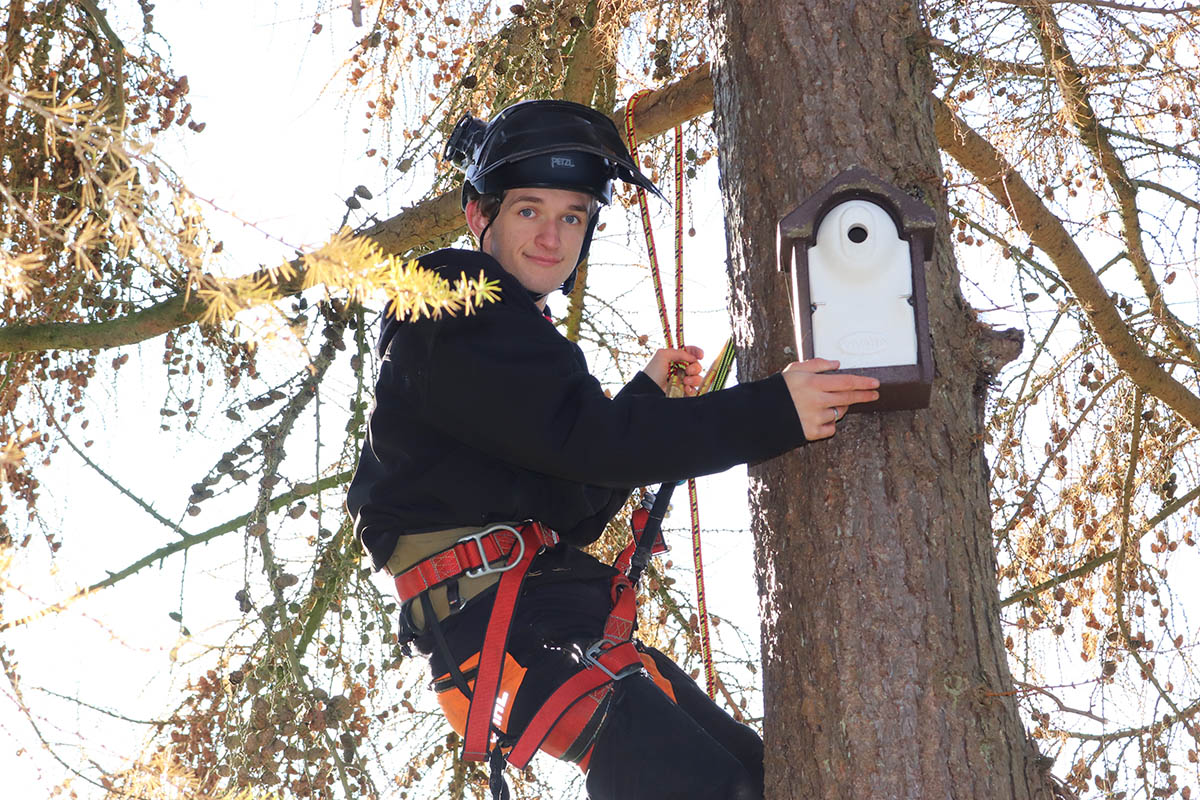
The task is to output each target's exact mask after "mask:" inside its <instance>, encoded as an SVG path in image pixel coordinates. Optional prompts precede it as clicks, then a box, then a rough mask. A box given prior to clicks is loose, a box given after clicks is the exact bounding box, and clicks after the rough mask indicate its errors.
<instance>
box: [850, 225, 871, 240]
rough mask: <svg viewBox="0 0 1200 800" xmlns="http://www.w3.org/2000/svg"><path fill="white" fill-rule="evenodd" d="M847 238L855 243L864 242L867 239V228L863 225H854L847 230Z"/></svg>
mask: <svg viewBox="0 0 1200 800" xmlns="http://www.w3.org/2000/svg"><path fill="white" fill-rule="evenodd" d="M846 238H848V239H849V240H850V241H852V242H854V243H855V244H862V243H863V242H865V241H866V240H867V229H866V228H864V227H863V226H862V225H852V226H850V230H848V231H846Z"/></svg>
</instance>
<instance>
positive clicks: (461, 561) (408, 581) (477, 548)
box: [396, 527, 517, 603]
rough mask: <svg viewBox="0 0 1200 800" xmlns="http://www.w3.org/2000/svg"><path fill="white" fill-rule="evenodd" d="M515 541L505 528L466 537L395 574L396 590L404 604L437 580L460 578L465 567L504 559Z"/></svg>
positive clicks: (512, 534)
mask: <svg viewBox="0 0 1200 800" xmlns="http://www.w3.org/2000/svg"><path fill="white" fill-rule="evenodd" d="M516 543H517V536H516V534H515V533H513V531H512V530H511V529H509V528H507V527H505V528H497V529H496V530H495V531H492V532H490V533H487V534H485V535H479V536H471V537H466V538H464V539H463V540H462V541H459V542H455V543H454V545H453V546H451V547H448V548H446V549H445V550H443V551H441V552H440V553H435V554H434V555H432V556H430V557H429V558H427V559H425V560H424V561H421V562H419V563H417V564H414V565H413V566H411V567H409V568H408V569H406V570H405V571H404V572H401V573H400V574H399V575H397V576H396V593H397V594H399V595H400V601H401V602H404V603H407V602H408V601H409V600H411V599H412V598H414V597H416V596H417V595H419V594H420V593H421V592H424V591H428V590H429V589H432V588H433V587H434V586H437V585H438V584H440V583H444V582H445V581H448V580H451V579H452V578H459V577H462V575H463V574H464V573H466V572H467V571H468V570H472V569H479V568H480V567H483V566H486V565H487V564H491V563H492V562H495V561H499V560H500V559H502V558H507V557H508V556H509V554H510V553H512V552H513V548H514V545H516Z"/></svg>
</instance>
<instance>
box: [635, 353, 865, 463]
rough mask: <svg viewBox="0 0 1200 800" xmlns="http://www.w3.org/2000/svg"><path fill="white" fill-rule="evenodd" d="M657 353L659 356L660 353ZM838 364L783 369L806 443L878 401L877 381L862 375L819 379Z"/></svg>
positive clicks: (822, 362) (795, 365)
mask: <svg viewBox="0 0 1200 800" xmlns="http://www.w3.org/2000/svg"><path fill="white" fill-rule="evenodd" d="M659 352H662V351H661V350H660V351H659ZM837 368H838V362H837V361H830V360H829V359H827V358H813V359H809V360H808V361H793V362H792V363H791V364H788V365H787V366H786V367H784V369H783V379H784V381H786V382H787V387H788V391H790V392H791V393H792V402H793V403H795V404H796V414H797V415H798V416H799V417H800V425H801V426H802V427H803V428H804V436H805V438H807V439H808V440H809V441H810V442H812V441H816V440H817V439H828V438H829V437H830V436H833V434H835V433H836V432H837V422H838V421H839V420H841V419H842V418H843V417H845V416H846V409H848V408H849V407H850V406H851V405H853V404H854V403H869V402H871V401H872V400H878V399H879V392H876V391H874V390H875V389H877V388H879V381H878V380H876V379H875V378H867V377H865V376H862V375H822V374H821V373H822V372H827V371H829V370H831V369H837Z"/></svg>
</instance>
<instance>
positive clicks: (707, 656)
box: [625, 89, 732, 699]
mask: <svg viewBox="0 0 1200 800" xmlns="http://www.w3.org/2000/svg"><path fill="white" fill-rule="evenodd" d="M648 94H650V91H649V90H646V89H643V90H642V91H640V92H637V93H636V94H634V95H633V97H631V98H629V102H628V103H627V104H626V106H625V137H626V143H627V144H628V146H629V153H630V155H631V156H632V157H633V159H634V161H635V162H636V161H637V135H636V132H635V131H634V124H633V116H634V109H635V108H636V106H637V104H638V101H640V100H641V99H642V98H643V97H645V96H646V95H648ZM673 161H674V168H675V338H674V342H676V343H677V345H678V346H679V347H683V129H682V128H681V127H676V128H675V148H674V159H673ZM637 198H638V209H639V211H640V212H641V218H642V230H643V231H644V232H645V236H646V251H647V253H648V254H649V259H650V278H651V280H652V282H653V283H654V296H655V299H656V300H657V301H658V316H659V320H660V321H661V322H662V329H663V338H664V339H665V340H666V344H667V347H670V348H674V347H676V344H672V338H671V323H670V321H669V317H668V314H667V303H666V299H665V297H664V294H663V286H662V278H661V276H660V274H659V269H658V250H657V248H655V246H654V229H653V227H652V226H651V224H650V208H649V204H648V203H647V202H646V193H645V191H643V190H642V189H641V187H638V188H637ZM731 356H732V345H731V343H729V342H727V343H726V344H725V348H724V349H723V350H722V360H725V359H727V358H729V357H731ZM726 375H728V366H726ZM724 382H725V381H724V376H723V377H722V379H721V383H720V385H724ZM718 388H719V386H718ZM687 484H688V506H689V509H690V511H691V522H692V563H693V565H694V567H695V571H696V617H697V620H698V622H699V629H700V630H699V639H700V657H701V660H702V661H703V662H704V682H705V688H706V689H707V691H708V696H709V697H712V698H714V699H715V698H716V696H717V673H716V669H715V668H714V666H713V657H712V642H711V638H710V636H709V630H708V602H707V599H706V596H705V592H704V557H703V554H702V553H701V548H700V502H699V498H698V497H697V494H696V480H695V479H694V478H689V479H688V482H687ZM672 491H674V486H673V485H672V486H670V487H668V485H667V484H664V485H663V486H662V487H660V488H659V492H658V493H659V494H660V495H661V494H663V493H664V492H666V493H667V494H668V496H669V495H670V492H672Z"/></svg>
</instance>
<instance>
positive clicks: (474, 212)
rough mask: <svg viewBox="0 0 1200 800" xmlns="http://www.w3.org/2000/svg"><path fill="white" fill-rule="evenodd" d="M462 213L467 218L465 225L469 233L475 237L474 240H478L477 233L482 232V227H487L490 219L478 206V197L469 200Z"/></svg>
mask: <svg viewBox="0 0 1200 800" xmlns="http://www.w3.org/2000/svg"><path fill="white" fill-rule="evenodd" d="M463 213H464V214H465V215H466V218H467V227H468V228H470V229H471V234H472V235H473V236H474V237H475V241H479V234H480V233H482V232H483V229H484V228H486V227H487V224H488V222H489V221H490V220H489V219H488V218H487V217H486V216H484V214H483V211H482V210H480V208H479V198H478V197H477V198H475V199H474V200H471V201H469V202H468V203H467V207H466V209H465V210H464V211H463Z"/></svg>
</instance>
